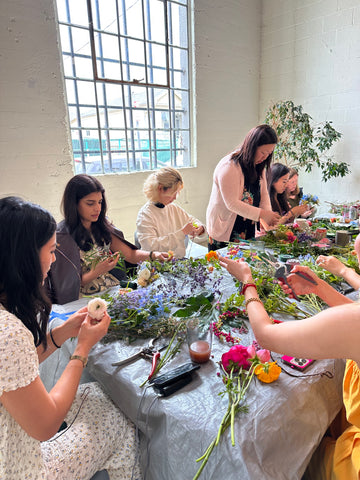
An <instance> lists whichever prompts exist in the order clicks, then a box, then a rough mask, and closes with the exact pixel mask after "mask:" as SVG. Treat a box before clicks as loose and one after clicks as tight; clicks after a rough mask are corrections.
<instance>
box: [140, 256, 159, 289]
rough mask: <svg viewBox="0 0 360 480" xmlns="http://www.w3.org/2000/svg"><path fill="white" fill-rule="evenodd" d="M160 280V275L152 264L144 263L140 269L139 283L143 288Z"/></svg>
mask: <svg viewBox="0 0 360 480" xmlns="http://www.w3.org/2000/svg"><path fill="white" fill-rule="evenodd" d="M157 278H159V274H158V273H157V272H156V270H155V268H154V267H152V266H151V263H150V262H142V263H141V264H140V265H139V268H138V274H137V282H138V284H139V285H140V286H141V287H147V286H148V285H150V283H152V282H154V281H155V280H156V279H157Z"/></svg>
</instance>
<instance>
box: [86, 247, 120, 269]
mask: <svg viewBox="0 0 360 480" xmlns="http://www.w3.org/2000/svg"><path fill="white" fill-rule="evenodd" d="M118 255H119V260H118V263H117V265H116V267H115V268H120V269H121V270H125V263H124V255H123V254H122V253H121V252H115V253H113V252H112V251H111V249H110V244H107V245H104V246H102V247H101V246H98V245H93V247H92V248H91V249H90V250H89V251H87V252H85V253H84V256H83V258H82V260H83V262H84V264H85V266H86V267H87V268H89V269H90V270H93V269H94V268H95V267H96V265H97V264H98V263H101V262H104V261H105V260H112V259H114V258H116V257H117V256H118Z"/></svg>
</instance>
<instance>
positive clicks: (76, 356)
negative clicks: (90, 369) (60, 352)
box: [70, 355, 88, 368]
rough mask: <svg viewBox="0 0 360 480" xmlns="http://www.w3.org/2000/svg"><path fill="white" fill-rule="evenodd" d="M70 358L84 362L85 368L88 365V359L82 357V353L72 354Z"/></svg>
mask: <svg viewBox="0 0 360 480" xmlns="http://www.w3.org/2000/svg"><path fill="white" fill-rule="evenodd" d="M70 360H80V362H82V364H83V368H85V367H86V365H87V362H88V359H87V358H86V357H81V356H80V355H71V357H70Z"/></svg>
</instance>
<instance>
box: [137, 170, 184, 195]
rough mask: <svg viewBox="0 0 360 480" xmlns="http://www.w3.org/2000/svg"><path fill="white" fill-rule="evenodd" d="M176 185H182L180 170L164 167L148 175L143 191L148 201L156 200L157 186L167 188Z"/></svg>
mask: <svg viewBox="0 0 360 480" xmlns="http://www.w3.org/2000/svg"><path fill="white" fill-rule="evenodd" d="M177 185H179V187H180V188H182V187H183V179H182V177H181V175H180V172H178V170H176V169H175V168H172V167H164V168H161V169H160V170H157V171H156V172H154V173H152V174H151V175H149V176H148V178H147V179H146V180H145V182H144V187H143V192H144V194H145V195H146V196H147V198H148V199H149V200H150V201H152V202H156V201H157V200H158V198H159V187H163V189H164V190H168V189H172V188H174V187H176V186H177Z"/></svg>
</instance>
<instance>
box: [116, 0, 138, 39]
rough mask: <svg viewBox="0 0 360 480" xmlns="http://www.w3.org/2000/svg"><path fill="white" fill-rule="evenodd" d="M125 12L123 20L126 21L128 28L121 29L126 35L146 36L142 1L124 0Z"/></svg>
mask: <svg viewBox="0 0 360 480" xmlns="http://www.w3.org/2000/svg"><path fill="white" fill-rule="evenodd" d="M124 3H125V12H122V13H123V16H124V18H123V22H125V21H126V30H124V31H121V33H122V34H124V35H129V36H130V37H134V38H141V39H143V38H144V30H143V12H142V2H141V0H138V1H137V2H136V1H134V0H124Z"/></svg>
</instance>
